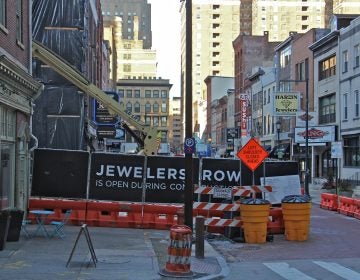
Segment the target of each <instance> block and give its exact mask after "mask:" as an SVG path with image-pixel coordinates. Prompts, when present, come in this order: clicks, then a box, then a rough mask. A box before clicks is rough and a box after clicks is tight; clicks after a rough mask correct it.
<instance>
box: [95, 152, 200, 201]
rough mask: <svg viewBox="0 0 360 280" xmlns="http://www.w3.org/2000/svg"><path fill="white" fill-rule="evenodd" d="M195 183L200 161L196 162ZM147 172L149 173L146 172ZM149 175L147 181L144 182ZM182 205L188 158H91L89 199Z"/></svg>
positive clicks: (97, 154) (133, 156) (116, 156)
mask: <svg viewBox="0 0 360 280" xmlns="http://www.w3.org/2000/svg"><path fill="white" fill-rule="evenodd" d="M193 162H194V166H193V171H194V172H193V173H194V182H195V183H196V182H197V180H198V179H197V178H198V177H197V176H198V174H199V161H198V159H194V161H193ZM145 168H146V172H144V169H145ZM144 174H146V181H144V179H143V178H144ZM144 183H145V201H146V202H158V203H178V202H183V201H184V190H185V158H181V157H165V156H152V157H148V158H147V166H146V167H145V157H144V156H137V155H124V154H108V153H107V154H104V153H94V154H92V157H91V170H90V192H89V199H99V200H119V201H133V202H140V201H142V194H143V186H144Z"/></svg>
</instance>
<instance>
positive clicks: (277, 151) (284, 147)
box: [269, 143, 290, 159]
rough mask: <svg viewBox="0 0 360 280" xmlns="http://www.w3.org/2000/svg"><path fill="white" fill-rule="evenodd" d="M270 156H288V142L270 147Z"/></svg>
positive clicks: (284, 157)
mask: <svg viewBox="0 0 360 280" xmlns="http://www.w3.org/2000/svg"><path fill="white" fill-rule="evenodd" d="M269 157H270V158H277V159H288V158H290V144H288V143H284V144H279V145H277V146H275V147H274V149H272V151H271V152H270V155H269Z"/></svg>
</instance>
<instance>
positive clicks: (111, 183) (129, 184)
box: [95, 180, 185, 191]
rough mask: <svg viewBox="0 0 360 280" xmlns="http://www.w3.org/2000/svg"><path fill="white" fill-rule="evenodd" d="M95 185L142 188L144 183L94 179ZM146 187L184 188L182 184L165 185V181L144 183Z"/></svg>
mask: <svg viewBox="0 0 360 280" xmlns="http://www.w3.org/2000/svg"><path fill="white" fill-rule="evenodd" d="M95 186H96V187H103V188H131V189H142V188H143V186H144V183H141V182H126V181H115V180H96V182H95ZM145 188H146V189H150V190H166V189H167V188H168V189H170V190H172V191H183V190H184V189H185V185H184V184H180V183H178V184H176V183H171V184H170V185H166V184H165V183H146V184H145Z"/></svg>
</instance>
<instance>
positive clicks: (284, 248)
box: [210, 204, 360, 280]
mask: <svg viewBox="0 0 360 280" xmlns="http://www.w3.org/2000/svg"><path fill="white" fill-rule="evenodd" d="M359 233H360V220H359V219H355V218H352V217H348V216H345V215H342V214H338V213H337V212H334V211H329V210H323V209H321V208H320V207H319V205H316V204H313V207H312V213H311V222H310V233H309V238H308V240H306V241H303V242H300V241H287V240H286V239H285V236H284V235H283V234H278V235H275V236H274V240H273V242H266V243H265V244H246V243H234V242H231V241H229V240H226V239H223V238H218V239H216V238H215V239H214V240H212V241H210V244H211V245H212V246H213V247H214V248H215V249H216V251H217V252H219V253H220V254H221V255H222V256H223V257H224V258H225V259H226V261H227V263H228V266H229V271H230V273H229V275H228V276H227V277H226V278H225V279H226V280H232V279H256V280H277V279H289V280H290V279H291V280H307V279H308V280H311V279H326V280H335V279H349V280H357V279H359V280H360V242H359V238H360V237H359V236H360V235H359Z"/></svg>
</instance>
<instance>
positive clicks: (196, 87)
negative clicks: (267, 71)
mask: <svg viewBox="0 0 360 280" xmlns="http://www.w3.org/2000/svg"><path fill="white" fill-rule="evenodd" d="M180 12H181V14H182V16H181V26H182V31H181V32H182V35H181V47H182V49H181V71H182V77H183V78H185V74H184V73H185V55H186V52H185V39H186V37H185V27H186V17H185V12H186V9H185V5H182V6H181V9H180ZM239 19H240V1H238V0H217V1H201V0H193V1H192V49H193V53H192V74H191V75H192V89H193V92H192V101H193V106H192V112H193V123H194V127H196V124H198V126H197V127H196V128H197V130H196V131H195V132H197V133H198V134H199V137H203V138H204V139H206V135H205V134H204V132H205V130H206V125H207V119H206V108H207V107H206V106H207V96H206V95H207V90H206V85H205V83H204V80H205V78H206V77H207V76H228V77H232V76H234V53H233V50H232V41H233V40H234V39H235V38H236V37H237V36H238V34H239V31H240V27H239ZM181 82H182V84H183V85H184V80H182V81H181ZM181 88H182V92H181V95H182V96H185V92H186V88H185V86H182V87H181Z"/></svg>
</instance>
